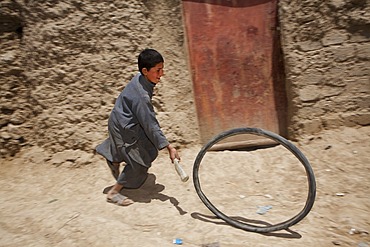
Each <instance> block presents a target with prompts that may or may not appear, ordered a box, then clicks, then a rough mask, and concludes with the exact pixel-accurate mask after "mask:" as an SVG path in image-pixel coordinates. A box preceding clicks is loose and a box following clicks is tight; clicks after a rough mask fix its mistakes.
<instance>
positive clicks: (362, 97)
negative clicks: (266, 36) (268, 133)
mask: <svg viewBox="0 0 370 247" xmlns="http://www.w3.org/2000/svg"><path fill="white" fill-rule="evenodd" d="M279 6H280V7H279V18H280V22H281V37H282V48H283V51H284V58H285V68H286V83H287V91H288V95H289V100H288V102H289V124H288V130H289V136H290V137H291V138H292V137H299V136H301V135H302V134H309V135H310V134H315V133H318V132H319V131H321V130H323V129H332V128H338V127H340V126H350V127H355V126H363V125H369V124H370V81H369V78H370V77H369V71H370V62H369V59H370V6H369V3H368V1H366V0H328V1H317V0H293V1H291V0H289V1H288V0H281V1H280V3H279Z"/></svg>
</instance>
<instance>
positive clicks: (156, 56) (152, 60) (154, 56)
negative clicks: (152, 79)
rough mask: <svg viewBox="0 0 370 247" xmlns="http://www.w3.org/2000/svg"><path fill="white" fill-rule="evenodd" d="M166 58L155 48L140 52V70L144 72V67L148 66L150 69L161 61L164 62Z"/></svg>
mask: <svg viewBox="0 0 370 247" xmlns="http://www.w3.org/2000/svg"><path fill="white" fill-rule="evenodd" d="M163 62H164V59H163V57H162V55H161V54H160V53H159V52H157V51H156V50H154V49H148V48H147V49H145V50H143V51H142V52H140V54H139V57H138V61H137V63H138V66H139V71H140V73H142V69H143V68H146V69H147V70H150V69H151V68H153V67H155V66H156V65H157V64H159V63H163Z"/></svg>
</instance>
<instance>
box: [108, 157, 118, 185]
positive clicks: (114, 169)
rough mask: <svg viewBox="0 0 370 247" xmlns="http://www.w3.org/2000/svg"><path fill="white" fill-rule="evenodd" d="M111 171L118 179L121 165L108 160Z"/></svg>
mask: <svg viewBox="0 0 370 247" xmlns="http://www.w3.org/2000/svg"><path fill="white" fill-rule="evenodd" d="M107 164H108V166H109V169H110V171H111V172H112V175H113V177H114V178H115V179H116V180H117V179H118V176H119V166H116V165H114V164H113V163H112V162H111V161H109V160H107Z"/></svg>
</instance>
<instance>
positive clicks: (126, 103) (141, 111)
mask: <svg viewBox="0 0 370 247" xmlns="http://www.w3.org/2000/svg"><path fill="white" fill-rule="evenodd" d="M154 86H155V84H153V83H151V82H149V81H148V80H147V79H146V78H145V77H144V76H143V75H141V74H140V73H138V74H137V75H136V76H135V77H134V78H133V79H132V80H131V81H130V82H129V83H128V84H127V86H126V87H125V88H124V90H123V91H122V92H121V94H120V95H119V96H118V98H117V100H116V103H115V105H114V108H113V110H112V112H111V114H110V116H109V120H108V132H109V138H108V139H106V140H105V141H104V142H103V143H102V144H100V145H98V146H97V147H96V151H97V152H98V153H99V154H101V155H103V156H104V157H105V158H106V159H108V160H110V161H112V162H123V161H124V162H126V163H132V162H136V163H138V164H140V165H143V166H145V167H150V166H151V163H152V162H153V161H154V160H155V159H156V158H157V156H158V150H161V149H163V148H164V147H166V146H168V145H169V142H168V141H167V139H166V137H165V135H164V134H163V132H162V130H161V128H160V125H159V123H158V121H157V118H156V116H155V112H154V108H153V105H152V102H151V99H152V96H153V89H154Z"/></svg>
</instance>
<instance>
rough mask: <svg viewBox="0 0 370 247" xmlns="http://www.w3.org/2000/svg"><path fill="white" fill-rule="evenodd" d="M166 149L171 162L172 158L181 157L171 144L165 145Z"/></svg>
mask: <svg viewBox="0 0 370 247" xmlns="http://www.w3.org/2000/svg"><path fill="white" fill-rule="evenodd" d="M167 150H168V154H169V155H170V159H171V161H172V163H173V160H174V159H178V160H181V158H180V156H179V153H178V152H177V150H176V148H174V147H172V145H171V144H170V145H168V146H167Z"/></svg>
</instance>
